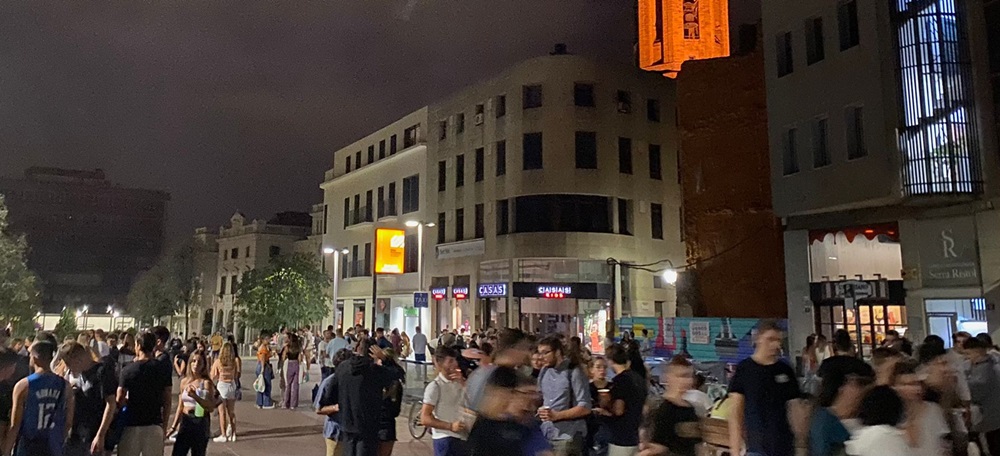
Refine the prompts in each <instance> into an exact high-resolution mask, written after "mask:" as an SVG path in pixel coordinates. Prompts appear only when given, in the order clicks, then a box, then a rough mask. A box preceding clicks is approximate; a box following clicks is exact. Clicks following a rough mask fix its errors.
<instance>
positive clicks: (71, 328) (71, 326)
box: [52, 307, 77, 343]
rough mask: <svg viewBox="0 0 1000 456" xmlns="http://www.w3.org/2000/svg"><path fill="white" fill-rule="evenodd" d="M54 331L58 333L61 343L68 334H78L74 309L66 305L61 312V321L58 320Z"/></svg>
mask: <svg viewBox="0 0 1000 456" xmlns="http://www.w3.org/2000/svg"><path fill="white" fill-rule="evenodd" d="M52 332H54V333H55V334H56V337H57V338H58V339H59V342H60V343H61V342H62V341H63V339H65V338H66V337H67V336H76V332H77V327H76V314H74V313H73V309H70V308H69V307H66V308H64V309H63V310H62V313H61V314H59V321H58V322H56V327H55V329H54V330H53V331H52Z"/></svg>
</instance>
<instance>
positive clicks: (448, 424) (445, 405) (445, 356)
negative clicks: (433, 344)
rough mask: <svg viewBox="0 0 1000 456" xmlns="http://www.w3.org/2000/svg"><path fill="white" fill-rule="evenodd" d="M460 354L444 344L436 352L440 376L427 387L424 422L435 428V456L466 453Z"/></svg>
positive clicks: (463, 381)
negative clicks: (459, 363)
mask: <svg viewBox="0 0 1000 456" xmlns="http://www.w3.org/2000/svg"><path fill="white" fill-rule="evenodd" d="M457 358H458V354H457V353H456V352H455V350H453V349H451V348H448V347H443V348H440V349H438V350H437V351H435V352H434V367H436V368H437V371H438V375H437V377H436V378H435V379H434V381H432V382H430V383H428V384H427V388H426V389H425V390H424V405H423V407H422V408H421V410H420V421H421V423H422V424H423V425H424V426H425V427H428V428H430V430H431V438H433V439H434V456H462V455H465V454H466V452H465V439H466V431H467V429H466V427H465V423H463V422H462V420H461V417H462V398H463V397H465V379H464V377H462V373H461V371H460V370H459V368H458V359H457Z"/></svg>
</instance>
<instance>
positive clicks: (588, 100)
mask: <svg viewBox="0 0 1000 456" xmlns="http://www.w3.org/2000/svg"><path fill="white" fill-rule="evenodd" d="M573 104H575V105H576V106H583V107H591V108H592V107H594V106H596V105H595V103H594V85H593V84H586V83H582V82H577V83H575V84H573Z"/></svg>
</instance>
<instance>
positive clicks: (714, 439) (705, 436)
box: [700, 418, 729, 456]
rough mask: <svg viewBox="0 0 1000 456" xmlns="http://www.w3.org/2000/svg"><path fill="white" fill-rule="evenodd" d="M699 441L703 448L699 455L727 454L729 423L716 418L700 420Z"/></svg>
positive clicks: (715, 455) (717, 455) (714, 455)
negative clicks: (702, 443) (700, 440)
mask: <svg viewBox="0 0 1000 456" xmlns="http://www.w3.org/2000/svg"><path fill="white" fill-rule="evenodd" d="M701 439H702V441H703V442H704V445H703V446H704V448H703V450H702V452H701V453H700V454H703V455H706V456H720V455H723V454H729V422H728V421H726V420H720V419H718V418H702V419H701Z"/></svg>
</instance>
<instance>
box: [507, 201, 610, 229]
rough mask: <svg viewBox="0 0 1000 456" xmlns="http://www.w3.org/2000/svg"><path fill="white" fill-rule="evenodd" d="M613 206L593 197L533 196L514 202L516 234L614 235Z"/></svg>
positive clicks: (608, 202)
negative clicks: (576, 233) (575, 233)
mask: <svg viewBox="0 0 1000 456" xmlns="http://www.w3.org/2000/svg"><path fill="white" fill-rule="evenodd" d="M611 208H612V204H611V201H609V199H608V198H606V197H603V196H592V195H572V194H561V195H559V194H557V195H530V196H518V197H516V198H515V199H514V232H516V233H538V232H581V233H612V232H613V231H612V228H613V227H612V223H613V221H614V219H613V218H612V216H611Z"/></svg>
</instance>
